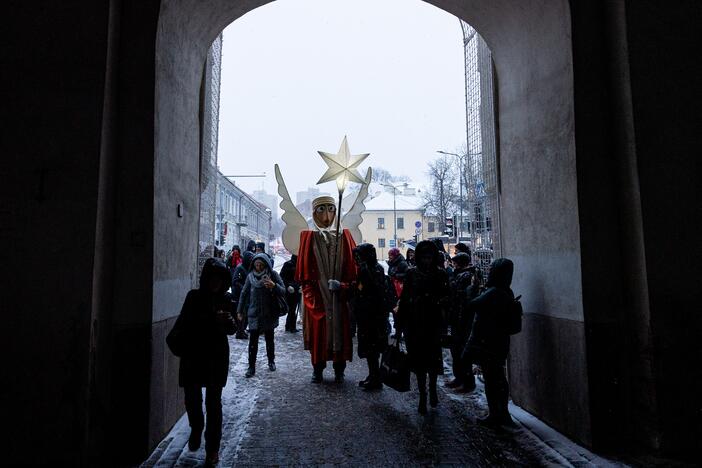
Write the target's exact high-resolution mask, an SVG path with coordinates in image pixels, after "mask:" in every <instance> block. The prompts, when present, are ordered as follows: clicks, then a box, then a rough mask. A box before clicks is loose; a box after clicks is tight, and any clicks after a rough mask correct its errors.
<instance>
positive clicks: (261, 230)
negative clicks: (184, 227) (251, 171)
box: [215, 172, 273, 251]
mask: <svg viewBox="0 0 702 468" xmlns="http://www.w3.org/2000/svg"><path fill="white" fill-rule="evenodd" d="M217 182H218V183H217V207H216V210H215V211H216V214H215V220H216V221H215V246H216V247H217V248H218V249H222V250H225V251H229V250H231V248H232V247H233V246H234V245H238V246H240V247H241V248H242V250H243V249H245V248H246V244H247V243H248V242H249V241H255V242H265V243H266V245H268V243H269V242H270V241H271V240H273V239H272V238H271V223H272V213H271V209H270V208H268V207H267V206H266V205H264V204H263V203H261V202H259V201H258V200H256V199H255V198H254V197H253V196H251V195H249V194H248V193H246V192H244V191H243V190H242V189H241V188H239V187H238V186H237V185H236V184H235V183H234V182H232V181H231V180H229V179H228V178H226V177H225V176H224V175H222V173H221V172H218V173H217Z"/></svg>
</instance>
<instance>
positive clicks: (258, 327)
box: [237, 253, 285, 378]
mask: <svg viewBox="0 0 702 468" xmlns="http://www.w3.org/2000/svg"><path fill="white" fill-rule="evenodd" d="M284 294H285V287H284V286H283V280H281V279H280V276H279V275H278V273H276V272H275V271H274V270H273V268H272V267H271V264H270V259H269V258H268V255H266V254H265V253H259V254H256V255H255V256H254V258H253V268H252V269H251V272H250V273H249V274H248V276H247V277H246V283H244V288H243V289H242V290H241V297H240V298H239V307H238V308H237V316H238V317H239V320H243V316H244V314H246V315H248V320H249V368H248V370H247V371H246V378H250V377H253V376H254V375H255V374H256V356H257V355H258V338H259V337H260V336H261V335H262V334H263V335H264V337H265V340H266V354H267V356H268V369H269V370H270V371H275V343H274V341H273V336H274V332H275V329H276V328H277V327H278V318H279V305H278V300H279V298H280V299H282V298H283V296H284Z"/></svg>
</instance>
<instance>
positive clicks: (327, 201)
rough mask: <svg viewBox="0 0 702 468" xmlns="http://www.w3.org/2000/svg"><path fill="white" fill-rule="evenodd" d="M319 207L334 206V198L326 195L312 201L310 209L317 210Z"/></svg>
mask: <svg viewBox="0 0 702 468" xmlns="http://www.w3.org/2000/svg"><path fill="white" fill-rule="evenodd" d="M319 205H335V203H334V198H333V197H330V196H328V195H323V196H321V197H317V198H315V199H314V200H312V209H315V208H317V207H318V206H319ZM335 206H336V205H335Z"/></svg>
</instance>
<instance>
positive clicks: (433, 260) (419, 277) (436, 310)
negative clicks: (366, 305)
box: [397, 241, 450, 414]
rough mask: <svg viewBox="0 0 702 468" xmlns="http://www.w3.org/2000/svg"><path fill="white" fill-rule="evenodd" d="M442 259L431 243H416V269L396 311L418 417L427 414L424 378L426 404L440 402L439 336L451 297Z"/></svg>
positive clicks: (407, 277) (406, 277)
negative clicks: (414, 382) (415, 391)
mask: <svg viewBox="0 0 702 468" xmlns="http://www.w3.org/2000/svg"><path fill="white" fill-rule="evenodd" d="M441 258H442V256H441V255H440V252H439V249H438V247H437V246H436V244H434V243H433V242H431V241H421V242H420V243H419V244H417V248H416V259H417V266H416V267H414V268H410V269H409V270H408V271H407V275H406V276H405V283H404V287H403V288H402V295H401V296H400V304H399V307H398V311H397V320H398V322H399V323H398V325H399V330H400V331H401V333H402V335H404V337H405V344H406V345H407V354H408V360H409V365H410V370H411V371H412V372H414V373H415V375H416V377H417V385H418V387H419V408H418V411H419V413H420V414H426V412H427V375H429V403H430V405H431V406H432V408H435V407H436V406H437V405H438V403H439V398H438V394H437V392H436V380H437V376H438V375H440V374H443V373H444V363H443V357H442V348H441V334H442V331H443V328H444V318H443V317H444V310H443V309H444V308H445V305H446V301H447V298H448V297H449V295H450V289H449V281H448V275H447V274H446V271H445V270H444V269H443V268H441V266H440V262H441Z"/></svg>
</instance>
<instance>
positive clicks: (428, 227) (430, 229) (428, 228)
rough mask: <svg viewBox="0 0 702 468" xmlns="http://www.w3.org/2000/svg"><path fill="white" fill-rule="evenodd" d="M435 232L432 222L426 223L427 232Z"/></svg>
mask: <svg viewBox="0 0 702 468" xmlns="http://www.w3.org/2000/svg"><path fill="white" fill-rule="evenodd" d="M435 230H436V226H435V224H434V222H433V221H429V222H428V223H427V231H429V232H434V231H435Z"/></svg>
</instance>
